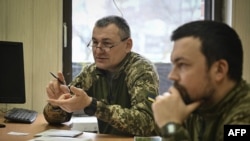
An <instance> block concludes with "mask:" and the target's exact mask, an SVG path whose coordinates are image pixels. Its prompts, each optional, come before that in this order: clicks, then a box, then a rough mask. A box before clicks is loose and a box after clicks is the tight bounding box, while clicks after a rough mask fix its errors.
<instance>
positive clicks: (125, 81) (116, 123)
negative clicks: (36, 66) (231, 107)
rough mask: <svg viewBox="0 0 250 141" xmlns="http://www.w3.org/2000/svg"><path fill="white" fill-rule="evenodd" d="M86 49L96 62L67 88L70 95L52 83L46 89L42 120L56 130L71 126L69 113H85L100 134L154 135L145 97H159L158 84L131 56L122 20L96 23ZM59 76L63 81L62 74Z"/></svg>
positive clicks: (146, 65) (151, 70)
mask: <svg viewBox="0 0 250 141" xmlns="http://www.w3.org/2000/svg"><path fill="white" fill-rule="evenodd" d="M88 47H89V48H91V49H92V52H93V56H94V60H95V62H94V63H93V64H90V65H89V66H86V67H84V68H83V70H82V71H81V72H80V74H79V75H78V76H77V77H76V78H75V79H74V80H73V81H72V82H71V83H70V84H69V86H70V87H69V88H70V90H69V88H68V87H67V86H65V85H63V84H60V83H59V81H57V80H56V79H55V80H53V81H51V82H50V83H49V85H48V86H47V88H46V91H47V95H48V97H49V100H48V102H49V103H48V104H47V105H46V106H45V108H44V116H45V119H46V120H47V121H48V122H49V123H51V124H58V123H62V122H66V121H69V120H70V118H71V116H72V112H74V111H77V110H84V112H85V113H86V114H88V115H91V116H92V115H94V116H96V117H97V119H98V125H99V132H100V133H105V134H116V135H123V136H134V135H138V136H150V135H155V134H156V129H155V127H157V126H156V125H155V123H154V119H153V113H152V109H151V104H152V102H151V101H149V100H148V97H149V96H150V97H155V96H157V95H158V87H159V78H158V75H157V72H156V68H155V67H154V65H153V64H152V63H151V62H150V61H149V60H147V59H146V58H144V57H142V56H141V55H139V54H137V53H135V52H132V51H131V49H132V39H131V35H130V28H129V25H128V24H127V22H126V21H125V19H123V18H121V17H118V16H108V17H104V18H102V19H100V20H98V21H97V22H96V24H95V27H94V29H93V35H92V40H91V41H90V43H89V45H88ZM57 75H58V77H59V79H60V80H64V77H63V75H62V73H60V72H59V73H58V74H57ZM70 92H71V94H70Z"/></svg>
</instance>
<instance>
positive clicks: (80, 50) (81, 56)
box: [63, 0, 212, 82]
mask: <svg viewBox="0 0 250 141" xmlns="http://www.w3.org/2000/svg"><path fill="white" fill-rule="evenodd" d="M211 1H212V0H189V1H187V0H174V1H173V0H101V1H100V0H84V1H83V0H72V1H70V2H69V1H68V0H64V8H65V9H67V8H66V7H68V9H70V10H71V11H70V10H66V11H68V12H67V13H70V12H72V15H71V16H72V23H70V24H68V22H67V21H66V23H67V26H68V27H67V29H68V32H69V29H72V32H71V33H72V34H71V33H70V34H69V35H70V37H68V38H71V37H72V50H70V49H71V48H68V49H64V55H63V58H64V62H63V63H64V75H65V74H66V75H67V78H66V81H67V82H68V81H69V82H70V81H71V79H72V78H74V77H75V76H76V75H77V74H78V73H79V72H80V70H81V68H82V65H84V64H86V63H90V62H93V58H92V53H91V52H90V50H89V49H88V48H87V47H86V46H87V44H88V42H89V41H90V40H91V36H92V28H93V26H94V23H95V22H96V20H98V19H99V18H101V17H104V16H107V15H119V16H123V17H124V18H125V19H126V20H127V21H128V23H129V25H130V27H131V36H132V39H133V49H132V51H135V52H138V53H140V54H142V55H144V56H145V57H147V58H149V59H150V60H152V61H153V62H155V63H156V64H158V65H159V64H161V63H165V64H166V63H170V60H169V59H170V52H171V49H172V43H171V41H170V35H171V33H172V31H173V30H174V29H175V28H177V27H178V26H179V25H181V24H183V23H186V22H189V21H193V20H200V19H212V17H211V16H212V15H211V13H212V12H211V11H212V10H211V9H212V8H211V5H212V3H211ZM71 2H72V3H71ZM70 6H72V7H70ZM205 9H206V10H205ZM205 11H206V12H205ZM70 14H71V13H70ZM64 15H65V14H64ZM64 19H68V21H70V22H71V19H69V18H68V16H66V17H65V18H64ZM64 22H65V21H64ZM69 26H70V27H69ZM71 35H72V36H71ZM68 40H69V39H68ZM69 42H70V43H71V41H69ZM69 42H68V44H69ZM65 52H66V53H65ZM71 53H72V54H71ZM69 54H70V55H69ZM70 57H71V58H70ZM67 58H68V59H67ZM65 59H67V60H65ZM69 60H70V62H69ZM67 61H68V62H69V63H66V62H67ZM65 64H67V65H65ZM70 64H71V66H69V65H70ZM69 67H71V68H70V69H69ZM67 69H69V70H67ZM164 77H166V74H165V75H164Z"/></svg>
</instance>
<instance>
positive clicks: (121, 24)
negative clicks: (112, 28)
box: [95, 15, 131, 39]
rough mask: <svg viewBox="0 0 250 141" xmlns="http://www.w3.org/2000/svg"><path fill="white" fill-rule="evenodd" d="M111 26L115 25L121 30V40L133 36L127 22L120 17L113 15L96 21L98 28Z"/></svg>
mask: <svg viewBox="0 0 250 141" xmlns="http://www.w3.org/2000/svg"><path fill="white" fill-rule="evenodd" d="M110 24H115V25H116V26H117V27H118V28H119V30H120V33H119V34H120V37H121V39H125V38H129V37H130V36H131V33H130V27H129V25H128V23H127V21H126V20H125V19H124V18H122V17H119V16H115V15H111V16H106V17H103V18H101V19H99V20H98V21H96V23H95V26H96V27H106V26H108V25H110Z"/></svg>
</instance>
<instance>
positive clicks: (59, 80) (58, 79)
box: [50, 72, 64, 85]
mask: <svg viewBox="0 0 250 141" xmlns="http://www.w3.org/2000/svg"><path fill="white" fill-rule="evenodd" d="M50 74H51V75H52V76H53V77H54V78H55V79H57V81H58V82H59V83H60V84H62V85H64V82H63V81H62V80H61V79H60V78H59V77H57V76H56V75H54V74H53V73H52V72H50Z"/></svg>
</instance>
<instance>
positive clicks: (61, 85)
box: [46, 72, 70, 99]
mask: <svg viewBox="0 0 250 141" xmlns="http://www.w3.org/2000/svg"><path fill="white" fill-rule="evenodd" d="M50 74H51V75H52V76H53V77H54V78H56V80H53V81H51V82H50V83H49V84H48V86H47V87H46V91H47V95H48V97H49V98H50V99H58V98H59V97H60V96H61V95H62V94H66V93H70V89H69V88H68V86H67V85H66V83H65V81H64V76H63V74H62V73H61V72H59V73H58V76H56V75H55V74H53V73H52V72H50Z"/></svg>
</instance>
